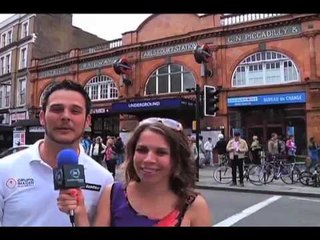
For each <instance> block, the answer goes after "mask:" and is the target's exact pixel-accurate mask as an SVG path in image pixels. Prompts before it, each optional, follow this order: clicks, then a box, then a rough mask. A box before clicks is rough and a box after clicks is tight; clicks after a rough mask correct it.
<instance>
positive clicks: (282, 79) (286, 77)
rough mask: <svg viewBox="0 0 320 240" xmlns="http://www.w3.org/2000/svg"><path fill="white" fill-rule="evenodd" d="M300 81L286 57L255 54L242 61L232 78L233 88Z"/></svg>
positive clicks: (293, 65)
mask: <svg viewBox="0 0 320 240" xmlns="http://www.w3.org/2000/svg"><path fill="white" fill-rule="evenodd" d="M297 81H300V79H299V73H298V69H297V67H296V65H295V64H294V62H293V61H292V60H291V59H290V58H288V57H287V56H286V55H284V54H282V53H279V52H274V51H263V52H257V53H254V54H252V55H250V56H249V57H247V58H246V59H244V60H243V61H242V62H241V63H240V64H239V65H238V66H237V67H236V69H235V71H234V73H233V76H232V86H233V87H249V86H259V85H272V84H285V83H290V82H297Z"/></svg>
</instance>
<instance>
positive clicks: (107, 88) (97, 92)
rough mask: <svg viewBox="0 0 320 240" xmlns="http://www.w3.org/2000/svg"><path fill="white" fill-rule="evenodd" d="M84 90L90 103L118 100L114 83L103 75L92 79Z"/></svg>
mask: <svg viewBox="0 0 320 240" xmlns="http://www.w3.org/2000/svg"><path fill="white" fill-rule="evenodd" d="M84 89H85V90H86V92H87V93H88V94H89V97H90V99H91V100H92V101H99V100H108V99H116V98H118V89H117V87H116V85H115V83H114V81H113V80H112V79H111V78H110V77H108V76H105V75H101V76H95V77H93V78H92V79H91V80H90V81H89V82H88V83H87V84H86V85H85V87H84Z"/></svg>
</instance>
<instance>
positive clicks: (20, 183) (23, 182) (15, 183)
mask: <svg viewBox="0 0 320 240" xmlns="http://www.w3.org/2000/svg"><path fill="white" fill-rule="evenodd" d="M6 186H7V188H10V189H13V188H15V187H18V188H19V187H32V186H34V179H33V178H18V179H15V178H9V179H8V180H7V181H6Z"/></svg>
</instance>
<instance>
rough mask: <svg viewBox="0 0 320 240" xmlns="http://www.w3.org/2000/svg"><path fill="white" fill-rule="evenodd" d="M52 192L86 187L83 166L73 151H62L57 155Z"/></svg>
mask: <svg viewBox="0 0 320 240" xmlns="http://www.w3.org/2000/svg"><path fill="white" fill-rule="evenodd" d="M53 180H54V181H53V182H54V190H58V189H68V188H79V187H83V186H85V185H86V181H85V177H84V168H83V165H79V164H78V155H77V153H76V151H75V150H73V149H63V150H61V151H60V152H59V153H58V155H57V168H55V169H53Z"/></svg>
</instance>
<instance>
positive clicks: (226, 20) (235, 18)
mask: <svg viewBox="0 0 320 240" xmlns="http://www.w3.org/2000/svg"><path fill="white" fill-rule="evenodd" d="M281 15H285V14H283V13H247V14H224V15H222V16H221V18H220V24H221V25H222V26H228V25H234V24H239V23H244V22H252V21H257V20H261V19H266V18H274V17H278V16H281Z"/></svg>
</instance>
